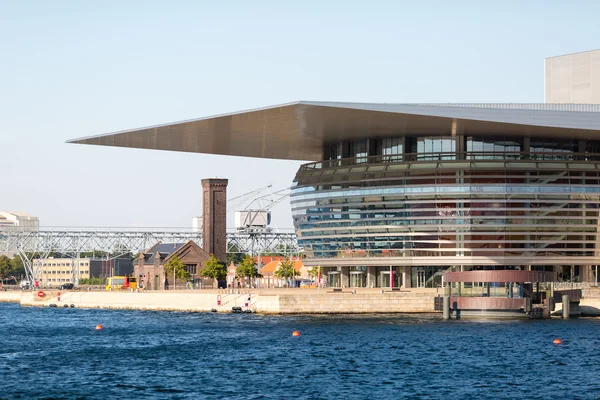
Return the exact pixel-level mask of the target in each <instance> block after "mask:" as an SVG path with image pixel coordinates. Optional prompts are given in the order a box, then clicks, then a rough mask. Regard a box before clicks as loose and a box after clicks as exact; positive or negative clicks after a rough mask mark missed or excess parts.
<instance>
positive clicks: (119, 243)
mask: <svg viewBox="0 0 600 400" xmlns="http://www.w3.org/2000/svg"><path fill="white" fill-rule="evenodd" d="M189 240H192V241H194V242H195V243H196V244H198V245H199V246H200V247H202V233H201V232H193V231H185V230H177V229H160V230H143V229H130V230H124V229H119V230H117V229H110V228H103V229H93V228H82V229H78V228H61V229H56V230H55V229H52V230H40V231H17V230H0V254H11V253H12V254H18V255H20V256H21V259H22V260H23V264H24V266H25V272H26V275H27V279H28V280H29V281H34V280H35V279H37V278H38V276H39V272H40V271H39V269H40V267H39V266H37V267H34V263H33V259H34V258H47V257H48V256H49V254H51V253H61V254H62V256H63V257H72V258H79V254H80V253H84V252H86V253H87V252H94V251H97V252H103V253H106V254H111V255H114V257H113V258H116V257H118V256H119V255H124V254H129V253H131V254H136V253H138V252H140V251H144V250H147V249H149V248H150V247H152V246H153V245H154V244H156V243H157V242H162V243H182V242H187V241H189ZM227 252H228V253H246V254H250V255H252V256H257V255H258V256H260V254H264V253H278V254H284V255H290V256H292V255H298V254H299V253H300V252H301V249H300V247H299V246H298V241H297V238H296V234H295V233H291V232H286V233H282V232H273V231H269V230H256V231H243V232H228V233H227Z"/></svg>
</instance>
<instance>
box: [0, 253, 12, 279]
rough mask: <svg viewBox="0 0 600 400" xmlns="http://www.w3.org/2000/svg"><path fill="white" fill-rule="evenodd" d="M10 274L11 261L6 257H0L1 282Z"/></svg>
mask: <svg viewBox="0 0 600 400" xmlns="http://www.w3.org/2000/svg"><path fill="white" fill-rule="evenodd" d="M11 272H12V264H11V259H10V258H8V257H6V256H0V277H1V278H2V281H4V279H6V278H7V277H8V276H9V275H10V274H11Z"/></svg>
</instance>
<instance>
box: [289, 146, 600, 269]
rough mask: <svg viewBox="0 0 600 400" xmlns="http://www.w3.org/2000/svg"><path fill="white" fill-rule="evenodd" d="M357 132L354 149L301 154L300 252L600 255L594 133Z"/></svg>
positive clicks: (514, 257) (572, 260) (474, 262)
mask: <svg viewBox="0 0 600 400" xmlns="http://www.w3.org/2000/svg"><path fill="white" fill-rule="evenodd" d="M458 140H464V142H462V143H458ZM392 141H395V143H396V144H395V146H396V147H393V145H392V144H391V142H392ZM365 143H366V146H367V147H366V150H365V151H364V152H361V153H358V152H357V153H356V154H353V156H352V157H350V158H345V157H343V156H342V158H341V159H336V160H335V162H331V161H327V160H325V161H323V162H319V163H311V164H305V165H303V166H302V167H301V168H300V170H299V171H298V173H297V175H296V179H295V187H294V189H293V191H292V197H291V203H292V212H293V216H294V223H295V227H296V230H297V233H298V237H299V241H300V244H301V245H302V246H303V247H304V250H305V253H306V256H307V258H308V261H309V262H311V260H313V261H314V263H317V264H318V263H321V264H322V265H341V266H343V265H348V266H349V265H364V264H367V263H365V262H364V260H366V259H370V258H380V259H381V262H380V263H379V264H377V263H378V261H377V260H376V261H372V262H371V263H370V264H368V265H381V266H391V265H395V266H419V267H428V268H429V267H431V268H434V267H435V268H437V267H446V268H447V267H451V266H454V267H460V268H466V269H470V268H495V267H501V268H515V267H516V268H519V267H523V266H528V267H529V266H533V267H531V268H534V269H535V268H541V269H544V268H547V267H548V266H550V267H552V266H556V265H590V266H592V265H597V264H600V257H599V256H598V255H597V253H596V237H597V234H598V230H599V229H600V227H599V225H598V204H599V202H600V161H599V162H596V161H594V160H598V159H600V158H599V157H598V154H591V153H588V152H586V150H587V149H588V148H594V149H595V148H598V145H597V143H596V142H575V141H571V140H564V141H557V140H554V139H552V140H551V139H549V140H544V139H535V140H534V139H531V140H525V139H522V138H518V139H514V138H513V139H507V138H504V137H483V136H468V137H461V138H460V139H453V138H450V137H445V138H432V137H415V138H411V137H405V138H392V139H381V140H369V141H365ZM335 146H337V145H335ZM339 146H340V147H339V148H342V149H344V145H343V144H342V145H339ZM583 146H585V147H583ZM391 148H394V149H396V152H397V154H393V153H392V152H391V151H390V150H388V149H391ZM402 149H406V150H407V151H408V152H402ZM581 150H583V151H581ZM365 152H366V153H367V154H369V156H367V157H365V156H364V153H365ZM324 154H325V153H324ZM384 258H385V259H384ZM418 273H419V272H418V271H416V270H415V271H412V274H418ZM433 274H435V273H433ZM440 278H441V277H440ZM355 279H359V278H355ZM413 279H417V280H418V276H417V275H415V277H414V278H413Z"/></svg>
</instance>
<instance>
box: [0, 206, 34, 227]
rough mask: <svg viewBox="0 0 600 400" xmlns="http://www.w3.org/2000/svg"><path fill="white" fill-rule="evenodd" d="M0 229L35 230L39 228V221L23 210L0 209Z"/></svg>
mask: <svg viewBox="0 0 600 400" xmlns="http://www.w3.org/2000/svg"><path fill="white" fill-rule="evenodd" d="M0 229H12V230H21V231H25V232H35V231H38V230H39V229H40V221H39V220H38V217H34V216H32V215H29V214H26V213H23V212H9V211H0Z"/></svg>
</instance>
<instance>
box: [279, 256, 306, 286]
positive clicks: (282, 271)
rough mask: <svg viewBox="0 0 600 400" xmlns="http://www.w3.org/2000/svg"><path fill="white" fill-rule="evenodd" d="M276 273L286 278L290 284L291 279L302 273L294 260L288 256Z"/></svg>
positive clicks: (281, 277)
mask: <svg viewBox="0 0 600 400" xmlns="http://www.w3.org/2000/svg"><path fill="white" fill-rule="evenodd" d="M274 274H275V276H276V277H278V278H280V279H285V280H286V281H287V282H288V285H289V281H290V279H292V278H294V277H295V276H298V275H300V273H299V272H298V271H296V270H295V269H294V262H293V261H292V260H290V259H289V258H288V257H286V258H285V259H284V260H283V261H282V262H281V264H279V268H277V269H276V270H275V272H274Z"/></svg>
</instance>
